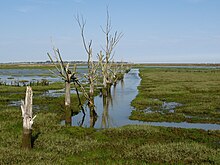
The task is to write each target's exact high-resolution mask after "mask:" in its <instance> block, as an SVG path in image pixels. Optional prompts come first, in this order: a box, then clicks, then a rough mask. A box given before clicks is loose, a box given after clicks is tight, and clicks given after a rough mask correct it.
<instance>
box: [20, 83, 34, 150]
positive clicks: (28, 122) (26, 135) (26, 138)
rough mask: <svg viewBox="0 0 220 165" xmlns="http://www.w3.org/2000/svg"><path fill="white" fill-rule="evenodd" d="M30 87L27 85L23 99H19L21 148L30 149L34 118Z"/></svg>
mask: <svg viewBox="0 0 220 165" xmlns="http://www.w3.org/2000/svg"><path fill="white" fill-rule="evenodd" d="M32 97H33V92H32V88H31V87H29V86H27V89H26V96H25V101H23V100H21V112H22V118H23V137H22V148H24V149H31V146H32V144H31V135H32V125H33V123H34V118H35V117H36V115H35V116H34V117H33V118H32V115H33V114H32Z"/></svg>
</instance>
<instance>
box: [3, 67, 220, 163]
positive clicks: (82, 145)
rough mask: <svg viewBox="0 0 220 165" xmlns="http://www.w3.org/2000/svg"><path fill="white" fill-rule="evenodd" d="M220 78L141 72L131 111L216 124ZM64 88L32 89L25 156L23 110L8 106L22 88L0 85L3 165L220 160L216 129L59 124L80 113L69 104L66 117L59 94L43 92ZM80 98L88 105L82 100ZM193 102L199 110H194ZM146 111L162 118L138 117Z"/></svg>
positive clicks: (208, 73) (197, 72) (203, 72)
mask: <svg viewBox="0 0 220 165" xmlns="http://www.w3.org/2000/svg"><path fill="white" fill-rule="evenodd" d="M219 73H220V72H219V70H218V69H215V70H212V69H211V70H210V69H208V70H207V69H176V68H173V69H168V68H153V69H152V68H150V69H149V68H147V69H140V74H139V75H140V76H141V78H142V80H141V83H140V86H139V87H138V93H139V94H138V95H137V97H136V98H135V99H134V100H133V102H132V105H133V106H134V107H135V108H136V110H135V111H137V112H135V113H138V115H137V116H138V118H136V119H138V120H147V121H149V120H150V121H175V122H177V121H182V120H179V118H175V117H173V118H171V117H170V118H167V115H166V113H171V114H169V115H176V114H175V113H178V115H181V114H182V115H183V116H184V117H185V115H187V116H189V115H190V116H192V115H194V117H197V116H199V118H198V119H197V120H188V118H184V120H183V121H185V120H186V119H187V122H195V121H197V122H205V123H218V122H219V119H218V118H219V116H218V115H219V111H218V108H219V102H218V100H217V99H218V98H219V90H218V89H219V77H220V76H219ZM125 79H126V77H125ZM137 81H138V79H137ZM125 82H126V81H125ZM129 82H131V81H129ZM138 84H139V83H138ZM138 84H137V85H138ZM145 86H146V88H145ZM64 87H65V86H64V83H62V82H54V83H51V84H50V85H49V86H33V87H32V88H33V91H34V92H33V113H34V114H37V118H36V119H35V123H34V125H33V128H32V147H33V149H32V151H31V152H29V151H25V150H22V149H21V144H22V118H21V110H20V107H19V105H17V106H13V107H9V106H8V105H9V104H10V102H11V101H20V100H21V99H23V98H24V97H25V90H26V87H23V86H22V87H17V86H4V85H1V86H0V92H1V102H0V109H1V110H0V127H1V129H0V135H1V136H0V138H1V139H0V141H1V142H0V153H1V154H0V164H22V163H23V164H36V162H37V163H38V164H51V163H53V164H106V163H107V164H152V163H156V164H164V163H167V164H191V163H192V164H219V163H220V159H219V157H220V155H219V153H220V145H219V144H220V143H219V142H220V132H219V130H215V131H214V130H208V131H205V130H200V129H183V128H167V127H155V126H149V125H126V126H123V127H119V128H109V129H95V128H92V127H91V128H83V127H76V126H71V124H68V123H67V124H65V125H61V124H60V121H61V120H65V121H70V120H71V119H70V118H69V117H71V115H74V114H77V113H78V112H79V111H80V108H79V107H78V104H75V103H71V107H72V109H73V114H70V115H69V114H65V113H64V111H63V110H64V109H65V104H64V93H63V94H62V95H58V96H56V97H54V96H48V95H44V93H45V92H46V91H48V90H57V89H58V90H60V89H64ZM118 87H119V86H118ZM124 90H127V89H126V88H124ZM127 92H129V91H127ZM136 92H137V91H136ZM97 94H98V93H97ZM113 94H114V93H112V96H113ZM136 94H137V93H136ZM185 95H186V96H185ZM140 98H141V100H140ZM143 98H144V99H143ZM71 99H72V100H77V96H76V94H71ZM148 99H149V100H148ZM82 101H83V102H85V101H86V100H85V99H83V97H82ZM130 101H131V100H130ZM172 102H175V103H178V106H175V107H172V108H173V109H174V112H169V111H167V110H166V106H164V107H163V105H164V103H167V104H168V103H172ZM198 102H199V103H198ZM194 104H195V105H196V106H193V105H194ZM165 105H166V104H165ZM191 106H193V107H191ZM148 107H151V111H152V113H158V114H159V117H157V118H156V117H154V116H153V117H151V116H147V115H148V114H149V112H147V113H144V114H143V115H142V113H143V111H144V110H145V111H144V112H146V109H147V108H148ZM190 107H191V108H190ZM97 108H98V107H97ZM102 108H104V107H102ZM121 108H123V107H121ZM185 108H186V110H185ZM205 108H206V109H207V111H205ZM130 110H131V109H129V111H130ZM192 110H193V111H192ZM139 111H140V113H139ZM162 111H163V113H161V112H162ZM187 112H188V113H187ZM135 113H134V112H132V114H131V117H132V115H134V116H135ZM128 114H129V113H128ZM140 114H141V115H142V116H141V115H140ZM140 116H141V117H140ZM201 116H206V118H201ZM99 117H101V116H99ZM207 117H208V118H207ZM161 119H163V120H161ZM171 119H172V120H171ZM174 119H175V120H174ZM126 124H127V123H126Z"/></svg>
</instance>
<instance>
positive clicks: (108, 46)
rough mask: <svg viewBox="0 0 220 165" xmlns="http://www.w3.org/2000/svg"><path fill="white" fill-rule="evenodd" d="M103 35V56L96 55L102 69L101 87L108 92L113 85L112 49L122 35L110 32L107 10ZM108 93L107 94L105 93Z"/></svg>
mask: <svg viewBox="0 0 220 165" xmlns="http://www.w3.org/2000/svg"><path fill="white" fill-rule="evenodd" d="M102 31H103V33H104V34H105V40H106V43H105V47H103V48H102V49H103V50H104V52H105V55H103V54H102V52H100V53H99V54H98V56H99V63H100V66H101V69H102V75H103V86H104V88H105V90H107V91H110V88H111V85H112V84H113V82H114V80H113V79H112V77H113V76H112V71H111V67H112V60H113V57H114V49H115V47H116V45H117V44H118V42H119V41H120V39H121V38H122V36H123V34H122V33H121V32H120V33H118V32H117V31H115V32H114V33H113V34H112V33H111V31H112V25H111V19H110V16H109V12H108V9H107V20H106V26H105V29H104V28H102ZM107 93H108V92H107Z"/></svg>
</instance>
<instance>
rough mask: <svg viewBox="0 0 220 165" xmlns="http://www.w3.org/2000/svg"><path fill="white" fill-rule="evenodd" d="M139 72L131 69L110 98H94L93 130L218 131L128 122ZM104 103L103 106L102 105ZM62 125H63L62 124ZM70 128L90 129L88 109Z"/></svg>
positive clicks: (185, 125)
mask: <svg viewBox="0 0 220 165" xmlns="http://www.w3.org/2000/svg"><path fill="white" fill-rule="evenodd" d="M140 81H141V79H140V77H139V70H138V69H131V71H130V72H129V73H127V74H125V76H124V80H123V82H119V84H117V86H116V87H112V89H111V93H112V96H111V97H110V98H106V99H105V100H104V101H103V97H102V96H96V97H95V100H94V101H95V106H96V112H97V114H98V118H97V120H96V121H95V123H94V128H98V129H99V128H112V127H119V126H124V125H129V124H148V125H153V126H164V127H179V128H197V129H204V130H220V125H219V124H204V123H187V122H180V123H175V122H142V121H137V120H129V116H130V114H131V111H132V110H133V109H134V108H133V107H132V106H131V105H130V103H131V101H132V100H133V99H134V98H135V97H136V95H137V94H138V90H137V86H138V85H139V84H140ZM103 102H104V104H103ZM85 107H86V106H85ZM63 122H64V121H63ZM63 124H64V123H63ZM71 124H72V126H83V127H90V126H91V119H90V115H89V108H87V112H86V115H85V116H84V115H83V113H82V112H80V113H79V114H77V115H75V116H73V117H72V123H71Z"/></svg>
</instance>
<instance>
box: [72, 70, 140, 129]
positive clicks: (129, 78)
mask: <svg viewBox="0 0 220 165" xmlns="http://www.w3.org/2000/svg"><path fill="white" fill-rule="evenodd" d="M138 74H139V71H138V69H132V70H131V71H130V72H129V73H127V74H126V75H125V76H124V80H123V81H119V82H118V83H117V85H116V86H113V87H112V88H111V95H109V96H107V97H105V96H103V95H100V96H96V97H95V98H94V104H95V110H96V112H97V115H98V117H96V118H95V119H96V120H92V117H91V116H93V115H91V114H92V113H91V112H89V107H87V106H86V105H84V106H85V109H87V114H86V116H85V118H84V123H83V127H91V126H93V127H95V128H110V127H118V126H122V125H126V124H131V122H132V121H130V120H129V119H128V117H129V115H130V113H131V110H132V107H131V106H130V103H131V101H132V100H133V99H134V98H135V97H136V95H137V94H138V91H137V86H138V85H139V83H140V77H139V76H138ZM88 113H90V114H89V115H88ZM82 119H83V113H82V112H80V113H79V114H78V115H76V116H73V117H72V125H74V126H79V123H80V121H81V120H82ZM137 122H138V123H139V121H137ZM91 123H93V124H91Z"/></svg>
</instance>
